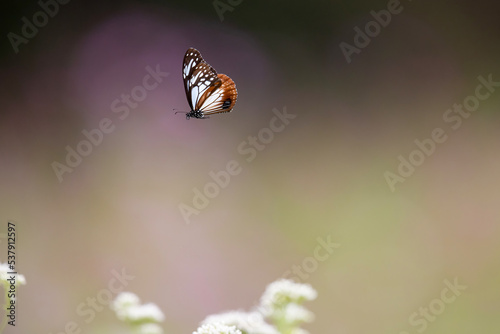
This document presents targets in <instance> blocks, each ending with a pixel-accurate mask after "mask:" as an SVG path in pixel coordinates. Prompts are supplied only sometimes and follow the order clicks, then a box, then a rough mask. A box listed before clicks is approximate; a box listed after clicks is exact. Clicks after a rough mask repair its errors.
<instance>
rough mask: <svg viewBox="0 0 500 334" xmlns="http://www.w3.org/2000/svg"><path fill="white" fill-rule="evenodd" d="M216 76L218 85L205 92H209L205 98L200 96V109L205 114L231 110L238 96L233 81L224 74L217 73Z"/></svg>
mask: <svg viewBox="0 0 500 334" xmlns="http://www.w3.org/2000/svg"><path fill="white" fill-rule="evenodd" d="M218 78H219V79H220V81H221V84H220V86H219V87H217V88H215V89H214V90H212V91H210V92H207V93H209V94H208V95H207V96H206V97H205V98H203V96H202V100H201V105H200V110H202V111H203V113H204V114H205V115H211V114H218V113H224V112H231V111H232V109H233V107H234V105H235V103H236V99H237V98H238V91H237V90H236V85H235V84H234V81H233V80H231V78H230V77H228V76H227V75H225V74H219V75H218Z"/></svg>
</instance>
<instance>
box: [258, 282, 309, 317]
mask: <svg viewBox="0 0 500 334" xmlns="http://www.w3.org/2000/svg"><path fill="white" fill-rule="evenodd" d="M317 295H318V293H317V292H316V290H314V289H313V288H312V287H311V286H310V285H309V284H302V283H295V282H294V281H292V280H288V279H281V280H278V281H275V282H273V283H271V284H269V285H268V286H267V288H266V291H265V292H264V294H263V295H262V297H261V298H260V304H261V309H262V313H263V314H264V315H265V316H269V315H271V314H273V313H274V312H275V311H276V310H277V309H281V308H283V307H285V306H286V305H287V304H289V303H297V304H300V303H302V302H303V301H305V300H313V299H316V297H317Z"/></svg>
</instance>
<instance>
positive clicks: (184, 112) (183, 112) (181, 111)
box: [173, 109, 187, 115]
mask: <svg viewBox="0 0 500 334" xmlns="http://www.w3.org/2000/svg"><path fill="white" fill-rule="evenodd" d="M173 110H177V109H173ZM178 113H181V114H187V111H183V110H180V111H176V112H175V114H176V115H177V114H178Z"/></svg>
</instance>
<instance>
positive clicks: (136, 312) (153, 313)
mask: <svg viewBox="0 0 500 334" xmlns="http://www.w3.org/2000/svg"><path fill="white" fill-rule="evenodd" d="M125 319H127V320H129V321H132V322H162V321H163V320H165V316H164V315H163V312H162V311H161V310H160V308H159V307H158V306H156V304H153V303H149V304H144V305H137V306H130V307H129V308H127V309H126V310H125Z"/></svg>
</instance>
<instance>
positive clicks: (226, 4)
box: [212, 0, 243, 22]
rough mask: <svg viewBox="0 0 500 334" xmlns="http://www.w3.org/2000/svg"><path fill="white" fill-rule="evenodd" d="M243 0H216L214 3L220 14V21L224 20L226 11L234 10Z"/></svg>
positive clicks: (216, 10)
mask: <svg viewBox="0 0 500 334" xmlns="http://www.w3.org/2000/svg"><path fill="white" fill-rule="evenodd" d="M242 2H243V0H214V1H213V2H212V5H213V6H214V8H215V12H216V13H217V15H218V16H219V19H220V21H221V22H222V21H224V13H225V12H232V11H233V10H234V8H235V7H236V6H239V5H240V4H241V3H242Z"/></svg>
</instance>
